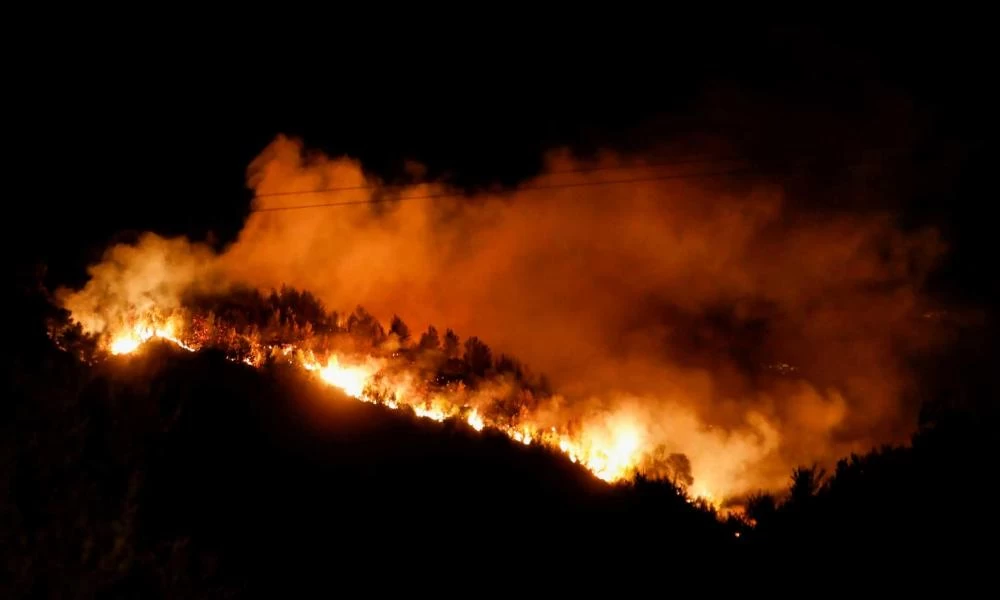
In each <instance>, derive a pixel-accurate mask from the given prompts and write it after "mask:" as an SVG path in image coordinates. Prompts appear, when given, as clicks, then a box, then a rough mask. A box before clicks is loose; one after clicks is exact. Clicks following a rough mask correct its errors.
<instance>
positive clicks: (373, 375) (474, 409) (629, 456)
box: [105, 316, 715, 503]
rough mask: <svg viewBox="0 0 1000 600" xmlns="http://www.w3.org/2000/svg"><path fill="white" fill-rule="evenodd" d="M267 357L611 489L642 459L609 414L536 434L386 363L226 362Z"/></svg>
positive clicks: (251, 353) (700, 492) (139, 336)
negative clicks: (503, 442)
mask: <svg viewBox="0 0 1000 600" xmlns="http://www.w3.org/2000/svg"><path fill="white" fill-rule="evenodd" d="M187 331H188V329H187V328H186V327H185V323H184V321H183V319H180V318H179V317H176V316H175V317H173V318H169V319H145V320H143V319H139V320H135V321H133V322H130V323H129V324H127V325H125V324H123V325H122V327H121V328H120V329H119V331H118V332H117V333H115V334H114V335H110V336H107V338H106V341H105V348H106V349H107V350H108V352H110V353H111V354H114V355H128V354H131V353H134V352H136V351H137V350H139V349H140V348H141V347H142V346H143V344H145V343H146V342H149V341H151V340H155V339H159V340H164V341H168V342H171V343H173V344H175V345H176V346H177V347H179V348H183V349H184V350H187V351H190V352H194V351H197V350H198V349H199V348H200V347H201V343H200V342H198V341H197V340H196V339H188V338H185V339H182V334H181V333H179V332H187ZM188 337H190V336H188ZM195 337H196V336H195ZM268 356H272V357H276V358H278V359H280V360H284V361H288V362H290V363H293V364H297V365H298V366H299V367H301V368H303V369H305V370H306V371H309V372H313V373H316V375H317V378H318V379H319V380H320V381H322V382H323V383H324V384H326V385H330V386H332V387H335V388H337V389H339V390H341V391H342V392H344V393H345V394H346V395H348V396H350V397H352V398H354V399H357V400H359V401H362V402H368V403H373V404H380V405H382V406H385V407H387V408H390V409H399V408H401V407H403V406H406V407H408V408H409V409H411V410H412V411H413V413H414V414H415V415H416V416H418V417H421V418H426V419H432V420H434V421H439V422H441V421H444V420H446V419H449V418H461V419H462V420H464V422H465V423H466V424H467V425H468V426H469V427H471V428H472V429H473V430H475V431H477V432H480V431H483V430H485V429H491V430H495V431H500V432H502V433H504V434H505V435H507V436H508V437H509V438H511V439H512V440H513V441H515V442H518V443H521V444H524V445H531V444H540V445H543V446H546V447H548V448H552V449H555V450H558V451H560V452H562V453H563V454H565V455H566V456H567V457H568V458H569V460H570V461H572V462H574V463H578V464H580V465H582V466H583V467H585V468H587V469H588V470H589V471H591V472H592V473H593V474H594V475H595V476H596V477H598V478H600V479H602V480H604V481H606V482H609V483H613V482H616V481H620V480H623V479H627V478H629V477H631V476H632V475H633V474H634V473H635V472H636V471H637V469H638V467H639V465H640V463H641V462H642V460H643V458H644V456H645V449H644V447H643V441H644V440H643V430H642V428H641V427H640V426H639V423H637V422H636V421H635V420H634V419H632V418H629V416H628V415H627V414H613V415H612V418H611V419H610V420H609V421H607V422H602V423H601V424H600V425H596V424H590V425H589V426H586V425H585V426H583V427H580V428H577V429H574V430H571V429H558V428H556V427H555V426H548V427H538V426H537V425H536V424H534V423H532V422H531V420H530V419H522V420H520V421H518V422H514V423H510V422H500V421H496V420H494V419H492V418H491V417H490V416H489V414H488V413H487V412H484V411H483V410H481V407H480V406H479V405H477V404H476V400H475V398H474V397H469V396H467V395H463V394H460V393H456V394H454V395H449V394H446V393H440V392H431V393H427V392H426V391H421V390H420V389H418V386H417V385H415V384H414V378H413V377H412V376H411V375H409V374H405V373H404V374H400V373H396V372H394V371H392V369H389V368H388V367H389V366H390V365H389V361H388V359H385V358H375V357H372V356H364V357H362V358H361V359H352V358H349V357H348V356H346V355H339V354H336V353H330V354H329V355H327V356H325V357H323V359H320V358H317V356H316V355H315V354H314V353H313V352H312V351H303V350H301V349H299V348H297V347H296V346H295V345H294V344H281V345H275V346H268V345H266V344H260V345H258V346H252V347H251V348H250V349H249V350H248V351H245V353H244V354H241V355H232V356H230V359H231V360H233V361H234V362H242V363H244V364H247V365H249V366H252V367H257V366H260V365H261V364H262V363H263V362H264V359H265V358H266V357H268ZM690 492H691V493H692V495H693V496H694V495H696V496H697V497H698V498H700V499H704V500H706V501H708V502H709V503H714V501H715V500H714V498H713V496H712V494H711V493H710V492H709V491H708V490H707V489H705V488H704V485H703V484H702V485H701V486H700V487H692V488H691V490H690Z"/></svg>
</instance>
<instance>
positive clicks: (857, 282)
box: [65, 138, 943, 494]
mask: <svg viewBox="0 0 1000 600" xmlns="http://www.w3.org/2000/svg"><path fill="white" fill-rule="evenodd" d="M641 164H642V161H641V158H636V157H622V156H614V155H607V156H604V157H602V158H600V159H597V160H595V161H589V162H586V163H582V162H580V161H577V160H574V159H573V158H572V157H571V156H570V155H569V154H568V153H554V154H553V155H551V156H550V157H549V158H548V167H547V169H546V171H545V172H544V173H543V174H542V175H540V176H538V177H537V178H535V179H534V180H531V181H527V182H525V183H524V184H523V185H522V186H521V188H519V189H514V190H497V191H487V192H479V193H475V194H468V195H463V194H455V193H454V190H452V189H450V188H448V187H447V186H446V185H444V184H437V183H421V184H414V185H412V186H406V187H404V188H400V187H392V186H380V185H379V182H378V181H375V180H372V179H370V178H368V177H366V175H365V173H364V171H363V170H362V166H361V165H360V164H359V163H357V162H355V161H353V160H350V159H347V158H329V157H325V156H322V155H318V154H315V153H307V152H305V151H304V149H303V147H302V146H301V144H300V143H298V142H296V141H293V140H289V139H286V138H279V139H277V140H276V141H275V142H274V143H272V144H271V145H270V146H269V147H268V148H267V149H266V150H265V151H264V152H263V153H262V154H261V155H260V156H259V157H258V158H257V159H256V160H255V161H254V162H253V163H252V164H251V165H250V167H249V171H248V183H249V185H250V186H251V187H252V188H253V189H254V190H255V192H256V193H257V194H259V195H260V196H259V197H258V198H256V200H255V201H254V206H255V208H257V209H266V210H260V211H257V212H251V213H250V215H249V217H248V219H247V221H246V223H245V226H244V227H243V230H242V232H241V233H240V234H239V236H238V239H237V240H236V241H235V242H234V243H232V244H231V245H230V246H229V247H228V248H226V249H225V250H224V251H223V252H222V253H221V254H214V253H212V252H211V251H210V250H209V249H208V248H207V247H205V246H202V245H200V244H196V243H189V242H187V241H185V240H164V239H162V238H159V237H157V236H155V235H148V236H146V237H144V238H142V239H141V240H140V242H139V243H138V244H137V245H135V246H119V247H115V248H112V249H110V250H109V251H108V254H107V257H106V260H105V262H104V263H102V264H101V265H98V266H95V267H94V268H93V269H92V271H91V274H92V280H91V281H90V283H88V285H87V286H86V287H85V288H84V289H83V290H81V291H80V292H76V293H72V294H69V295H67V296H66V299H65V303H66V306H67V307H68V308H69V309H70V310H71V311H72V312H73V314H74V315H77V314H86V315H101V314H104V313H102V306H105V305H108V304H109V303H110V304H114V303H122V302H124V303H133V304H135V303H142V302H150V301H151V302H158V303H161V304H163V303H167V304H168V305H169V303H176V302H178V301H179V300H178V299H179V297H180V294H181V293H182V292H184V291H185V290H187V289H189V288H190V286H194V285H198V286H206V285H209V283H211V284H213V285H215V284H218V283H222V282H230V283H244V284H249V285H252V286H258V287H261V288H271V287H280V286H281V285H283V284H287V285H291V286H295V287H298V288H302V289H308V290H311V291H312V292H313V293H315V294H316V295H317V296H319V297H320V298H321V299H322V300H323V301H324V302H325V303H326V304H327V306H329V307H331V308H335V309H338V310H342V311H347V310H350V309H352V308H353V307H354V306H356V305H358V304H361V305H363V306H364V307H365V308H367V309H368V310H369V311H370V312H372V313H373V314H375V315H376V316H377V317H379V318H381V319H383V321H384V322H387V321H388V319H389V318H390V317H391V316H392V315H393V314H398V315H400V316H401V317H402V318H403V319H404V320H405V321H406V322H407V323H408V324H409V326H410V328H411V330H413V331H419V330H421V329H423V328H426V326H427V325H429V324H434V325H436V326H437V327H438V328H439V329H440V330H442V331H443V329H444V328H445V327H450V328H453V329H455V330H456V331H457V332H458V333H459V334H460V335H462V336H463V337H464V336H469V335H476V336H479V337H480V338H482V339H483V340H485V341H486V342H487V343H489V344H490V345H491V346H492V347H493V348H494V351H495V352H504V353H509V354H513V355H515V356H517V357H519V358H521V359H522V360H524V361H525V362H526V363H528V364H529V365H530V366H531V367H532V368H533V369H534V370H535V371H540V372H544V373H546V374H547V375H548V376H549V378H550V379H551V380H552V382H553V387H554V388H555V389H556V390H558V391H559V392H560V397H559V398H558V402H554V403H552V405H551V406H548V407H545V410H549V411H552V412H553V413H558V418H560V419H567V418H579V419H582V420H585V421H586V422H587V423H588V426H592V427H596V428H602V427H603V428H609V429H613V428H614V427H616V419H619V418H621V416H622V415H628V417H629V418H630V419H633V420H634V421H638V422H641V423H642V424H643V425H642V431H641V433H640V436H641V442H642V444H643V445H644V446H646V447H649V448H654V447H661V446H662V451H664V452H668V453H679V454H684V455H686V456H687V457H688V458H689V459H690V466H691V470H692V472H693V475H694V479H695V481H696V482H701V485H703V486H704V487H705V489H706V490H711V491H712V492H713V493H715V494H725V493H740V492H744V491H748V490H751V489H754V488H757V487H775V486H779V485H782V484H783V482H784V480H785V479H786V478H787V473H788V472H789V468H790V467H791V466H794V465H795V464H799V463H802V462H806V461H808V462H812V461H813V460H824V459H830V458H833V457H835V456H839V455H843V454H844V453H846V452H849V451H854V450H862V449H865V448H867V447H869V446H871V445H872V444H876V443H882V442H889V441H898V440H900V439H902V438H903V437H904V436H905V435H907V434H908V433H909V432H910V431H911V430H912V428H913V424H914V417H915V410H914V407H912V406H910V404H911V403H910V402H909V401H908V398H909V397H910V396H911V392H912V385H913V382H914V378H913V374H912V373H910V372H909V371H908V369H907V366H906V363H907V357H908V356H909V355H910V354H911V353H912V352H914V351H917V350H919V349H921V348H922V347H924V346H925V345H926V344H928V343H930V338H929V336H928V334H927V332H926V331H925V329H924V327H923V325H922V323H921V319H920V315H921V314H922V312H923V306H922V300H921V295H920V289H921V285H922V283H923V280H924V278H925V277H926V275H927V274H928V272H929V271H930V269H931V268H932V267H933V266H934V264H935V261H936V259H937V258H938V257H939V256H940V255H941V253H942V252H943V248H942V245H941V242H940V241H939V238H938V236H937V235H936V233H935V232H934V231H920V232H906V231H903V230H902V229H900V228H899V227H897V226H896V224H895V223H894V220H893V219H892V216H891V215H888V214H864V215H859V214H831V213H829V212H827V213H824V214H822V215H819V214H810V213H809V212H808V211H803V210H799V209H796V210H792V209H791V207H790V199H789V198H786V197H785V196H784V193H783V189H782V187H781V186H780V185H779V184H775V183H768V182H763V181H758V182H752V183H748V182H747V181H746V180H741V181H739V182H726V181H723V180H719V179H713V178H701V179H699V178H690V179H680V178H679V179H669V180H661V181H642V182H633V183H629V184H627V185H626V184H619V185H597V184H598V183H599V182H601V181H607V180H616V179H621V177H622V173H621V172H620V171H612V170H601V169H604V168H606V167H624V166H633V167H634V166H637V165H641ZM567 171H573V172H572V173H567ZM649 172H650V171H638V172H637V173H638V174H639V175H642V174H648V173H649ZM635 174H636V172H628V173H626V175H627V176H634V175H635ZM562 184H572V185H565V186H564V185H562ZM581 184H586V185H581ZM590 184H595V185H590ZM327 188H354V189H350V190H344V191H339V192H336V193H326V194H315V195H281V194H283V193H287V192H293V191H306V190H318V189H327ZM275 194H277V195H275ZM369 200H375V201H376V202H367V201H369ZM326 203H336V204H339V205H338V206H328V207H316V208H306V209H291V210H272V209H278V208H282V207H292V206H301V205H304V204H326ZM125 281H127V282H128V283H127V284H124V287H123V282H125ZM121 289H124V290H125V293H124V295H123V294H122V293H121V292H120V291H119V290H121ZM88 318H89V319H90V321H88V322H84V325H85V327H87V328H88V329H90V330H97V331H99V330H100V329H101V328H102V323H101V322H100V319H99V318H96V320H95V317H88ZM553 418H556V417H553Z"/></svg>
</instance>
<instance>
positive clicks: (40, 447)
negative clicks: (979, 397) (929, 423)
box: [0, 303, 996, 598]
mask: <svg viewBox="0 0 1000 600" xmlns="http://www.w3.org/2000/svg"><path fill="white" fill-rule="evenodd" d="M28 304H29V305H31V303H28ZM34 305H35V306H39V304H37V303H35V304H34ZM45 310H47V309H44V308H43V309H42V310H40V311H38V312H31V311H30V310H25V311H24V312H23V313H21V314H24V315H25V317H24V318H22V319H18V320H15V322H13V323H12V333H11V337H10V339H11V340H12V344H11V345H12V347H14V348H15V349H16V352H15V353H14V355H13V357H11V359H10V360H9V361H6V362H4V363H3V371H4V373H5V377H4V381H3V385H4V387H3V390H2V391H3V398H2V402H0V426H2V435H0V560H2V562H3V565H4V572H3V575H4V576H3V577H2V578H0V597H3V598H20V597H43V598H44V597H81V598H89V597H94V596H110V597H140V598H156V597H205V596H208V597H218V596H232V595H243V594H246V595H261V594H260V592H261V591H262V590H278V592H287V591H288V589H289V588H291V587H296V588H305V589H309V588H310V586H319V587H318V588H316V589H317V592H318V593H322V594H324V595H326V592H328V591H330V590H340V591H345V590H347V589H354V588H353V587H352V588H348V587H346V586H348V585H349V584H348V582H351V583H350V585H352V586H353V585H355V584H356V583H357V582H359V581H360V582H361V583H362V584H363V585H369V586H373V587H372V588H370V589H375V586H381V585H384V584H387V583H393V584H396V585H402V584H405V585H407V586H416V587H423V588H427V587H431V588H436V589H441V590H452V591H453V592H454V591H459V590H464V589H469V590H470V591H471V590H472V589H471V588H466V587H464V585H465V584H460V583H459V582H460V581H463V580H467V579H474V580H476V581H478V584H477V585H478V586H479V587H477V588H475V590H476V591H477V593H478V592H484V591H488V590H490V589H492V586H494V585H497V584H502V585H504V586H507V587H514V588H516V589H520V590H521V591H524V592H526V591H528V590H530V589H532V587H531V586H532V585H533V582H535V581H536V580H538V579H543V580H555V581H557V582H561V583H560V585H563V586H565V585H568V584H573V586H574V587H580V586H588V585H589V582H590V581H591V580H592V578H594V577H598V576H601V577H607V576H611V577H613V578H617V580H620V581H624V580H630V581H633V582H644V581H646V580H647V579H649V578H650V577H652V578H653V579H654V580H655V581H658V582H661V583H663V584H664V585H668V587H671V589H672V588H673V586H674V585H675V584H676V585H682V584H683V585H688V584H691V583H697V584H698V587H699V589H701V590H702V591H706V590H708V591H711V590H716V589H717V587H716V586H717V585H719V584H720V582H721V581H722V580H721V579H705V578H701V577H694V575H693V573H692V572H688V571H687V570H685V569H686V567H684V566H681V565H682V564H684V563H693V564H694V565H696V566H698V567H700V568H702V569H709V570H712V571H714V572H726V571H725V568H726V567H727V565H732V564H737V565H743V566H745V567H752V568H754V569H756V570H755V572H754V573H755V574H754V577H755V579H752V580H746V579H741V578H735V577H730V578H729V579H730V580H731V581H733V582H737V583H742V582H746V581H756V582H760V583H762V584H763V583H764V582H780V581H782V580H783V579H785V578H786V576H788V577H794V573H793V572H792V571H791V568H792V567H793V566H794V565H795V562H789V561H790V560H791V561H803V562H807V563H809V564H810V565H811V567H812V569H816V568H818V567H819V566H822V565H843V564H845V563H843V561H844V560H846V559H847V558H845V557H848V558H850V559H851V560H852V561H853V562H851V563H850V565H851V566H850V568H849V569H847V570H846V571H845V570H844V568H841V569H840V570H839V571H838V573H840V576H841V577H848V578H849V577H852V576H859V575H863V574H864V573H862V571H863V569H862V571H858V569H859V568H860V567H859V566H858V565H870V566H871V568H872V569H875V570H876V571H877V573H878V574H881V575H890V576H893V577H896V576H898V574H899V573H900V572H901V571H900V567H901V566H903V565H907V564H910V565H912V563H909V562H901V561H905V560H907V559H908V558H910V557H913V556H918V557H920V559H921V561H922V562H929V563H930V565H931V567H932V568H931V569H926V570H912V569H911V571H912V573H915V574H919V576H920V577H925V576H928V575H933V574H935V573H936V574H941V573H942V572H943V571H944V570H946V569H947V568H948V567H951V566H953V565H954V564H956V563H957V564H960V565H961V567H962V568H963V569H964V570H965V572H966V573H965V574H966V575H967V576H971V578H970V577H963V578H962V579H960V580H958V581H970V580H974V579H975V578H976V576H977V574H978V575H980V576H981V575H982V574H983V573H986V572H987V571H984V570H983V569H982V566H981V563H982V562H983V560H984V559H988V557H990V556H992V551H991V548H993V547H994V546H995V544H996V536H995V532H996V525H995V519H994V518H993V517H992V516H991V514H990V510H991V500H992V497H993V494H992V489H993V487H994V486H993V485H992V483H993V482H992V480H993V477H992V472H993V470H994V466H995V462H994V458H993V457H994V456H995V454H996V452H995V449H994V444H993V441H992V440H993V432H994V431H995V428H994V424H995V423H996V420H995V418H994V416H993V413H991V412H989V411H980V412H979V413H977V414H976V415H974V416H973V417H970V416H969V415H966V416H965V417H964V418H958V419H956V418H953V417H946V416H943V415H938V416H937V418H936V421H937V423H936V426H935V427H933V428H930V429H927V430H924V431H922V432H921V433H919V434H918V435H917V436H915V438H914V443H913V445H912V446H911V447H905V448H884V449H879V450H877V451H873V452H871V453H869V454H866V455H863V456H857V457H850V458H848V459H845V460H844V461H843V462H842V463H841V464H839V465H837V466H836V468H831V469H830V470H829V471H830V472H829V474H828V475H827V476H826V477H824V476H823V470H822V469H821V468H818V467H817V468H814V469H800V470H798V471H796V473H794V477H793V479H791V480H790V484H791V485H790V489H789V493H788V494H786V495H784V496H779V497H777V498H772V497H769V496H759V497H756V498H753V499H752V502H751V503H750V505H749V508H750V515H751V516H752V517H753V518H754V519H756V521H757V526H756V528H750V527H749V524H748V523H737V522H732V521H730V522H726V523H723V522H720V521H719V520H717V519H716V518H715V516H714V515H712V514H711V513H710V512H708V511H705V510H702V509H700V508H698V507H697V506H692V505H691V504H689V503H688V502H687V501H686V500H685V498H684V497H683V496H682V495H681V494H679V493H678V492H677V491H676V490H675V489H674V488H672V487H671V486H670V485H669V484H665V483H651V482H646V481H637V482H635V483H634V484H631V485H624V486H617V487H611V486H607V485H605V484H604V483H602V482H600V481H598V480H596V479H595V478H594V477H593V476H591V475H590V474H589V473H588V472H586V471H585V470H583V469H581V468H579V467H578V466H576V465H573V464H571V463H570V462H569V461H568V460H567V459H566V458H565V457H563V456H560V455H554V454H552V453H550V452H548V451H545V450H544V449H541V448H537V447H524V446H522V445H520V444H517V443H515V442H512V441H511V440H509V439H507V438H506V437H504V436H501V435H489V434H488V433H487V434H480V433H476V432H474V431H472V430H471V429H470V428H469V427H467V426H466V425H465V424H463V423H448V422H446V423H435V422H433V421H427V420H423V419H416V418H414V417H413V416H412V415H409V414H406V413H405V412H402V411H392V410H389V409H386V408H384V407H379V406H372V405H367V404H363V403H360V402H357V401H355V400H352V399H349V398H346V397H344V396H342V395H340V394H339V393H337V392H336V391H335V390H333V389H331V388H328V387H325V386H322V385H319V384H317V382H316V381H315V380H314V379H313V378H311V377H310V376H308V374H306V373H303V372H301V371H299V370H297V369H292V368H281V367H274V366H272V367H266V368H264V369H262V370H255V369H251V368H249V367H246V366H244V365H242V364H236V363H233V362H230V361H228V360H226V359H225V357H224V356H222V355H219V354H213V353H211V352H201V353H197V354H191V353H187V352H183V351H179V350H177V349H176V348H173V347H172V346H169V345H156V344H151V345H149V346H147V347H146V348H145V349H144V350H143V351H142V352H140V353H139V354H138V355H136V356H134V357H130V358H128V359H120V360H118V359H115V360H111V361H108V362H105V363H101V364H96V365H86V364H83V363H81V362H79V361H78V360H77V359H76V358H74V357H73V356H72V355H70V354H69V353H66V352H62V351H59V350H57V349H56V348H55V347H54V346H53V345H52V344H51V342H50V341H49V340H48V339H46V337H45V333H44V332H45V326H44V322H45V319H44V311H45ZM29 315H30V318H29V317H28V316H29ZM987 400H991V398H987ZM987 404H988V402H987ZM736 533H739V534H740V537H736V535H735V534H736ZM832 555H836V556H838V557H840V559H839V560H840V562H830V561H829V557H830V556H832ZM969 556H973V557H978V558H972V559H969V558H967V557H969ZM678 557H681V559H680V561H678ZM873 557H874V560H872V558H873ZM845 568H846V567H845ZM801 572H803V573H807V572H808V573H811V572H813V571H812V570H805V571H801ZM665 582H668V583H665ZM706 586H707V587H706ZM264 595H270V596H279V597H282V596H286V595H287V594H283V593H272V594H264ZM295 595H302V594H295Z"/></svg>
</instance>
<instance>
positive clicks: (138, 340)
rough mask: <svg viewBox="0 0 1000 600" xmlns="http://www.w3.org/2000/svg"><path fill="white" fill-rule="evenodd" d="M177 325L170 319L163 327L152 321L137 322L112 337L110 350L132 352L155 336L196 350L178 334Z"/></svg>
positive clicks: (124, 352) (113, 351)
mask: <svg viewBox="0 0 1000 600" xmlns="http://www.w3.org/2000/svg"><path fill="white" fill-rule="evenodd" d="M176 327H177V326H176V325H175V323H174V322H173V321H168V322H167V323H165V324H164V325H163V326H162V327H155V326H154V325H152V324H150V323H137V324H135V325H133V326H132V327H131V328H130V329H126V330H125V331H123V332H122V333H120V334H118V335H116V336H115V337H114V338H112V340H111V342H110V343H109V344H108V351H110V352H111V354H115V355H120V354H131V353H132V352H135V351H136V350H138V349H139V347H140V346H142V345H143V344H145V343H146V342H148V341H149V340H151V339H153V338H159V339H162V340H166V341H168V342H171V343H173V344H175V345H177V346H179V347H181V348H184V349H185V350H188V351H194V350H195V348H192V347H191V346H189V345H187V344H185V343H184V342H182V341H181V340H180V339H179V338H178V337H177V336H176V334H175V330H176Z"/></svg>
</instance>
